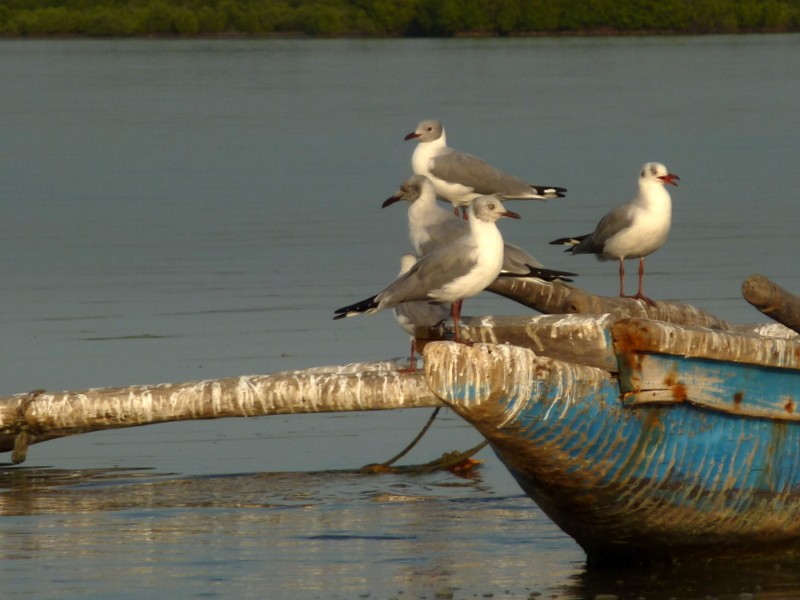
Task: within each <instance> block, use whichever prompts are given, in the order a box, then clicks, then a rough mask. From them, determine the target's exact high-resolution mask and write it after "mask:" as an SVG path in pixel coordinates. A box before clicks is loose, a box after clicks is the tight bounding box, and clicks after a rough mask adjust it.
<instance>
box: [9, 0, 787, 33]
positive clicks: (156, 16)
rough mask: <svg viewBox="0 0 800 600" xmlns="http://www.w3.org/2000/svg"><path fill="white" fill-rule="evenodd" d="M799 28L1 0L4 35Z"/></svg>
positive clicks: (755, 6)
mask: <svg viewBox="0 0 800 600" xmlns="http://www.w3.org/2000/svg"><path fill="white" fill-rule="evenodd" d="M797 30H800V0H0V34H2V35H7V36H20V35H37V36H38V35H62V34H65V35H85V36H134V35H187V36H191V35H213V34H245V35H270V34H282V33H286V34H294V33H297V34H304V35H311V36H333V35H354V36H355V35H361V36H454V35H463V34H475V35H514V34H526V33H545V34H558V33H569V32H576V33H596V32H599V33H613V32H622V33H624V32H645V33H646V32H654V33H656V32H657V33H661V32H681V33H734V32H741V31H797Z"/></svg>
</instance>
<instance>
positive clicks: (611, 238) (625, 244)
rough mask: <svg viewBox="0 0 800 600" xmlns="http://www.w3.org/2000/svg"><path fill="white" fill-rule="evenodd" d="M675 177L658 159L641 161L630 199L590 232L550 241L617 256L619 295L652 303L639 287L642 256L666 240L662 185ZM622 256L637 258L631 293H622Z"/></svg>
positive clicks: (601, 256) (668, 211)
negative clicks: (635, 287) (636, 276)
mask: <svg viewBox="0 0 800 600" xmlns="http://www.w3.org/2000/svg"><path fill="white" fill-rule="evenodd" d="M679 179H680V177H678V176H677V175H675V174H674V173H670V172H669V171H668V170H667V167H665V166H664V165H662V164H661V163H658V162H648V163H645V164H644V165H642V170H641V172H640V173H639V192H638V193H637V194H636V197H635V198H634V199H633V200H631V201H630V202H628V203H627V204H621V205H620V206H617V207H616V208H614V209H613V210H611V211H610V212H609V213H607V214H606V216H604V217H603V218H602V219H601V220H600V222H599V223H598V224H597V227H595V230H594V231H593V232H592V233H588V234H586V235H581V236H577V237H566V238H559V239H557V240H553V241H552V242H550V243H551V244H563V245H567V246H570V247H569V248H567V250H566V252H572V253H573V254H595V255H597V258H598V260H618V261H619V295H620V297H621V298H625V297H628V298H635V299H638V300H643V301H644V302H647V303H648V304H651V305H654V304H655V303H654V302H653V301H652V300H651V299H650V298H648V297H647V296H645V295H644V293H643V291H642V280H643V279H644V257H645V256H647V255H649V254H652V253H653V252H655V251H656V250H658V249H659V248H661V246H663V245H664V242H666V241H667V235H668V234H669V228H670V224H671V221H672V200H671V198H670V195H669V192H668V191H667V189H666V187H664V186H665V185H666V184H668V183H669V184H672V185H675V186H677V185H678V184H677V183H676V181H678V180H679ZM626 258H638V259H639V290H638V291H637V292H636V294H635V295H634V296H625V288H624V283H623V282H624V277H625V266H624V261H625V259H626Z"/></svg>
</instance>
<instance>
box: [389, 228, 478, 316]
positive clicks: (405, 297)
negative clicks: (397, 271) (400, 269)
mask: <svg viewBox="0 0 800 600" xmlns="http://www.w3.org/2000/svg"><path fill="white" fill-rule="evenodd" d="M476 257H477V248H476V247H475V244H474V243H473V242H472V240H471V239H470V237H469V236H464V237H462V238H459V239H458V240H456V241H455V242H452V243H450V244H447V245H446V246H442V247H440V248H437V249H435V250H434V251H433V252H431V253H430V254H427V255H425V256H423V257H422V258H421V259H419V260H418V261H417V263H416V264H415V265H414V266H413V267H411V269H410V270H409V271H408V273H406V274H405V275H401V276H400V277H398V278H397V279H395V280H394V281H393V282H392V283H390V284H389V286H388V287H386V289H384V290H383V291H382V292H381V293H380V294H378V295H377V297H376V301H377V302H378V305H379V309H384V308H391V307H394V306H397V305H398V304H399V303H401V302H409V301H412V300H430V299H431V296H430V293H431V292H434V291H437V290H440V289H441V288H442V287H444V286H445V285H447V284H448V283H450V282H451V281H454V280H455V279H458V278H459V277H463V276H464V275H466V274H467V273H469V272H470V271H471V270H472V269H473V268H474V267H475V264H476Z"/></svg>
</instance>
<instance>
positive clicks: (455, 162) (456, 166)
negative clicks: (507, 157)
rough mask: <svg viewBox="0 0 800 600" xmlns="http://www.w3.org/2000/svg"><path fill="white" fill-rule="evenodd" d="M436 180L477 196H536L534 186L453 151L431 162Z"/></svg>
mask: <svg viewBox="0 0 800 600" xmlns="http://www.w3.org/2000/svg"><path fill="white" fill-rule="evenodd" d="M430 172H431V175H433V176H434V177H438V178H439V179H444V180H445V181H450V182H452V183H459V184H461V185H463V186H466V187H469V188H472V190H473V191H474V192H475V193H477V194H499V195H501V196H508V197H515V196H517V197H526V196H527V197H529V196H533V195H534V191H533V189H532V188H531V185H530V184H529V183H527V182H526V181H523V180H522V179H520V178H519V177H515V176H514V175H509V174H508V173H504V172H503V171H500V170H499V169H496V168H494V167H493V166H492V165H490V164H488V163H487V162H486V161H484V160H483V159H481V158H478V157H477V156H472V155H471V154H464V153H463V152H459V151H457V150H453V149H452V148H448V149H447V151H445V152H442V153H441V154H439V155H438V156H436V157H434V158H433V159H431V164H430Z"/></svg>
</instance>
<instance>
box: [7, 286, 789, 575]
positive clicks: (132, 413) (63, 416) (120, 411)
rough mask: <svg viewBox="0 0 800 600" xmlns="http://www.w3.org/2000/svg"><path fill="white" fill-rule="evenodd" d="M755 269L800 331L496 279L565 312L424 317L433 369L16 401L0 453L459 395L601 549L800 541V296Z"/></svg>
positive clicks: (770, 301)
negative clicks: (115, 434) (456, 332)
mask: <svg viewBox="0 0 800 600" xmlns="http://www.w3.org/2000/svg"><path fill="white" fill-rule="evenodd" d="M748 282H749V283H752V282H751V281H750V280H748ZM748 282H746V283H745V288H747V286H748ZM756 283H757V284H758V285H755V286H751V287H753V289H752V290H750V291H751V292H753V290H755V291H758V292H759V293H760V294H761V295H759V294H756V293H755V292H753V293H750V294H749V297H748V292H747V289H746V290H745V296H746V297H748V299H750V300H751V302H753V304H754V305H756V306H759V307H760V308H762V312H765V313H767V314H770V315H771V316H773V317H774V318H776V320H778V321H781V322H784V323H786V324H788V325H791V326H792V328H787V327H784V326H783V325H777V324H773V325H767V326H760V327H744V326H736V325H731V324H729V323H726V322H725V321H723V320H721V319H718V318H716V317H714V316H713V315H708V314H706V313H703V312H702V311H699V310H698V309H696V308H694V307H691V306H687V305H681V304H673V303H657V304H656V306H649V305H645V304H644V303H641V302H636V301H633V300H627V299H600V298H597V297H593V296H589V295H587V294H586V293H585V292H582V291H581V290H576V289H574V288H571V287H570V286H566V285H564V284H560V283H553V284H544V283H542V282H533V281H532V280H505V281H500V280H498V282H496V284H495V286H494V288H495V289H494V291H496V292H498V293H502V294H503V295H508V296H509V297H513V298H514V299H516V300H518V301H521V302H523V303H525V304H528V305H531V306H535V307H536V308H537V310H540V311H541V312H544V313H555V314H545V315H542V316H536V317H481V318H472V319H467V320H465V322H464V324H463V325H462V328H463V335H465V336H466V337H468V338H469V339H471V340H473V341H474V342H476V343H475V344H474V345H472V346H469V345H463V344H455V343H452V342H449V341H442V340H444V339H445V338H446V337H447V332H446V331H444V330H443V329H439V328H431V329H421V330H418V331H417V338H418V339H417V341H418V344H420V345H424V371H422V372H420V371H417V372H414V373H404V372H401V371H400V370H399V369H398V367H399V366H400V365H399V363H397V362H385V363H372V364H367V363H361V364H357V365H351V366H345V367H330V368H317V369H308V370H304V371H295V372H287V373H277V374H274V375H260V376H249V377H237V378H230V379H227V380H215V381H205V382H190V383H186V384H175V385H173V384H162V385H156V386H133V387H130V388H124V389H104V390H86V391H83V392H61V393H48V392H44V391H42V390H37V391H36V392H31V393H29V394H20V395H17V396H12V397H10V398H3V399H0V451H3V450H6V451H8V450H12V449H13V451H14V460H15V462H21V461H22V460H24V458H25V452H26V451H27V447H28V445H29V444H31V443H36V442H40V441H44V440H47V439H52V438H54V437H60V436H63V435H70V434H74V433H82V432H86V431H92V430H97V429H108V428H112V427H130V426H134V425H142V424H148V423H155V422H164V421H171V420H182V419H192V418H219V417H231V416H256V415H270V414H286V413H297V412H323V411H341V410H380V409H385V408H402V407H422V406H442V405H445V406H449V407H451V408H452V409H453V410H454V411H455V412H457V413H458V414H459V415H460V416H462V417H463V418H464V419H466V420H467V421H468V422H469V423H471V424H472V425H473V426H474V427H475V428H476V429H477V430H478V431H479V432H480V433H481V434H482V435H483V436H484V437H485V438H486V439H487V440H488V441H489V443H490V444H491V446H492V448H493V449H494V451H495V452H496V454H497V455H498V457H499V458H500V460H501V461H502V462H503V463H504V464H505V466H506V467H507V468H508V469H509V471H510V472H511V473H512V475H513V476H514V478H515V479H516V480H517V481H518V482H519V484H520V486H521V487H522V489H523V490H524V491H525V492H526V493H527V494H528V495H529V496H530V497H531V498H532V499H533V500H534V501H535V502H536V503H537V504H538V505H539V506H540V507H541V508H542V509H543V510H544V511H545V512H546V513H547V514H548V515H549V516H550V518H551V519H552V520H553V521H554V522H555V523H556V524H558V525H559V526H560V527H561V528H562V529H563V530H564V531H565V532H567V533H568V534H569V535H570V536H572V537H573V538H574V539H575V540H576V541H577V542H578V543H579V544H580V545H581V547H582V548H583V549H584V550H585V551H586V553H587V556H588V557H589V560H590V561H592V562H609V561H612V562H618V561H622V562H626V563H630V562H640V561H643V560H676V559H679V560H684V561H685V560H690V559H691V558H692V557H693V556H703V557H704V558H709V557H714V556H724V555H747V554H756V553H763V552H774V551H782V552H783V551H786V552H798V551H800V336H798V335H797V333H796V330H797V328H798V327H797V326H798V323H800V319H798V320H796V316H797V315H798V314H800V311H797V310H796V308H797V307H798V306H800V302H797V301H796V298H795V297H793V296H791V295H790V294H788V293H787V292H785V291H784V290H781V289H780V288H777V286H774V284H772V283H771V282H769V281H766V280H765V281H761V280H758V281H756ZM765 286H766V287H765ZM576 311H578V312H580V313H583V314H574V313H575V312H576ZM569 313H572V314H569Z"/></svg>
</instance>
